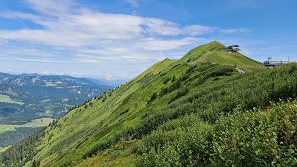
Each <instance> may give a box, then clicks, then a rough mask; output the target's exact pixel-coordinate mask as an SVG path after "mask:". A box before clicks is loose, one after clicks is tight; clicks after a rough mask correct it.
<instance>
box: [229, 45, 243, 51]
mask: <svg viewBox="0 0 297 167" xmlns="http://www.w3.org/2000/svg"><path fill="white" fill-rule="evenodd" d="M227 50H229V51H232V52H238V51H240V49H239V46H238V45H231V46H228V47H227Z"/></svg>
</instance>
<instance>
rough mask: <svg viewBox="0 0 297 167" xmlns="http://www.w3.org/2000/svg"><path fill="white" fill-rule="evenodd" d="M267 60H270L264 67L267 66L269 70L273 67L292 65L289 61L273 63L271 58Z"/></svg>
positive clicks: (265, 62)
mask: <svg viewBox="0 0 297 167" xmlns="http://www.w3.org/2000/svg"><path fill="white" fill-rule="evenodd" d="M267 58H268V61H264V62H263V66H266V67H267V68H272V67H276V66H280V65H283V64H288V63H291V62H290V61H289V60H288V61H272V58H271V57H267Z"/></svg>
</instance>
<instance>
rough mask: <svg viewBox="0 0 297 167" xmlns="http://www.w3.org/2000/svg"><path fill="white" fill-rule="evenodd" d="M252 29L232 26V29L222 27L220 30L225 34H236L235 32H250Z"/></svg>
mask: <svg viewBox="0 0 297 167" xmlns="http://www.w3.org/2000/svg"><path fill="white" fill-rule="evenodd" d="M250 31H251V30H249V29H246V28H232V29H220V32H222V33H224V34H235V33H246V32H250Z"/></svg>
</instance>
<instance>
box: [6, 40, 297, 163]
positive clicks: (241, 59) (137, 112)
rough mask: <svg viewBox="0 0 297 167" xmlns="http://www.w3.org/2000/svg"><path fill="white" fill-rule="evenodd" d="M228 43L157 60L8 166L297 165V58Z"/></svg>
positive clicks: (29, 141) (77, 110)
mask: <svg viewBox="0 0 297 167" xmlns="http://www.w3.org/2000/svg"><path fill="white" fill-rule="evenodd" d="M223 48H225V46H224V45H222V44H221V43H219V42H216V41H214V42H211V43H209V44H205V45H201V46H199V47H197V48H194V49H193V50H191V51H189V52H188V53H187V54H186V55H185V56H184V57H182V58H181V59H180V60H169V59H165V60H163V61H161V62H158V63H156V64H155V65H153V66H152V67H150V68H149V69H147V70H146V71H144V72H143V73H142V74H140V75H139V76H137V77H136V78H134V79H132V80H131V81H129V82H127V83H124V84H122V85H121V86H119V87H117V88H115V89H113V90H111V91H108V92H105V93H104V94H101V95H99V96H97V97H95V98H93V99H90V100H88V101H87V102H86V103H84V104H82V105H80V106H78V107H74V108H72V109H71V110H69V112H68V113H67V114H66V115H65V116H63V117H62V118H60V119H59V120H58V121H55V122H53V123H52V124H51V125H50V126H48V127H47V128H45V129H44V130H42V131H40V132H39V133H36V134H35V135H33V136H30V137H28V138H26V139H25V140H23V141H21V142H19V143H17V144H16V145H14V146H12V147H10V148H9V149H8V150H6V151H5V152H4V153H1V154H0V162H1V163H2V166H22V165H25V166H232V165H235V166H245V165H247V166H274V165H277V164H282V165H288V166H294V165H296V164H297V159H296V157H297V155H296V154H297V145H296V139H297V131H296V123H297V116H296V115H297V107H296V106H297V101H295V100H294V99H295V98H296V97H297V78H296V76H297V64H294V63H292V64H288V65H284V66H280V67H277V68H275V69H272V70H267V69H265V68H263V67H262V66H261V64H260V63H259V62H257V61H254V60H251V59H249V58H247V57H245V56H244V55H242V54H240V53H229V52H226V51H223ZM240 71H244V73H242V72H240ZM280 99H282V100H280ZM0 166H1V165H0Z"/></svg>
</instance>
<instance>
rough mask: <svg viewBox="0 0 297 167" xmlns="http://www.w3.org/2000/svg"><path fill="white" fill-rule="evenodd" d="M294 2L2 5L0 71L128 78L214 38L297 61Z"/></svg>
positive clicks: (21, 0)
mask: <svg viewBox="0 0 297 167" xmlns="http://www.w3.org/2000/svg"><path fill="white" fill-rule="evenodd" d="M296 9H297V1H295V0H245V1H240V0H208V1H204V0H108V1H106V0H63V1H61V0H1V1H0V72H9V73H40V74H66V75H72V76H76V77H93V78H104V79H109V80H116V79H117V80H128V79H131V78H133V77H135V76H136V75H138V74H139V73H141V72H142V71H144V70H145V69H146V68H148V67H149V66H151V65H152V64H154V63H156V62H157V61H160V60H162V59H164V58H171V59H178V58H180V57H182V56H184V55H185V54H186V53H187V52H188V51H189V50H190V49H192V48H194V47H196V46H199V45H201V44H204V43H208V42H211V41H213V40H217V41H219V42H221V43H223V44H225V45H232V44H238V45H240V47H241V53H243V54H244V55H246V56H248V57H250V58H252V59H255V60H257V61H260V62H262V61H265V60H266V59H267V57H272V58H273V60H288V59H290V60H291V61H297V54H296V46H297V21H296V20H297V11H296Z"/></svg>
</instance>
